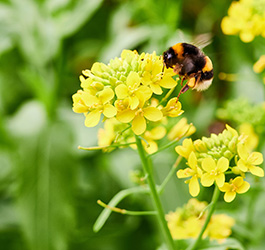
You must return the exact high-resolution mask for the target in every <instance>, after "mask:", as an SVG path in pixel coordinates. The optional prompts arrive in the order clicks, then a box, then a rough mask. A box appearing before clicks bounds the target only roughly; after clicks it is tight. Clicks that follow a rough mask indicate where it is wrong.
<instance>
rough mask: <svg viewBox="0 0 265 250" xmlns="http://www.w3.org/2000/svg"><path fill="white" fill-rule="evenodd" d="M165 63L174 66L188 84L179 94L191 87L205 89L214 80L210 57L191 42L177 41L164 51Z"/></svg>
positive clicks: (182, 80)
mask: <svg viewBox="0 0 265 250" xmlns="http://www.w3.org/2000/svg"><path fill="white" fill-rule="evenodd" d="M163 60H164V64H165V66H166V67H167V68H173V70H174V72H175V73H176V74H178V75H179V76H180V77H181V78H182V79H181V85H182V84H183V82H184V81H185V80H187V82H186V84H185V85H184V86H183V87H182V89H181V90H180V92H179V94H178V98H179V96H180V94H182V93H184V92H186V91H187V90H188V89H189V88H191V89H196V90H197V91H203V90H206V89H207V88H209V86H210V85H211V83H212V80H213V64H212V61H211V60H210V58H209V57H208V56H206V55H204V53H203V52H202V51H201V50H200V49H199V48H198V47H196V46H194V45H192V44H189V43H177V44H175V45H173V46H172V47H170V48H169V49H168V50H167V51H165V52H164V53H163Z"/></svg>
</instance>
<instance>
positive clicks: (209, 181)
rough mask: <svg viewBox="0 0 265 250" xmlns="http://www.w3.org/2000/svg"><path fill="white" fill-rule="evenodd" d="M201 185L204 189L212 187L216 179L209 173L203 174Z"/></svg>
mask: <svg viewBox="0 0 265 250" xmlns="http://www.w3.org/2000/svg"><path fill="white" fill-rule="evenodd" d="M201 183H202V185H203V186H204V187H210V186H212V185H213V183H214V177H213V176H212V175H210V174H208V173H206V174H203V175H202V178H201Z"/></svg>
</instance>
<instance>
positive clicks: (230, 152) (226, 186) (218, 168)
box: [176, 125, 264, 202]
mask: <svg viewBox="0 0 265 250" xmlns="http://www.w3.org/2000/svg"><path fill="white" fill-rule="evenodd" d="M245 140H246V137H245V136H244V135H240V136H239V134H238V133H237V131H236V130H234V129H233V128H231V127H230V126H228V125H226V129H225V130H224V131H223V132H222V133H220V134H218V135H215V134H212V135H211V137H210V138H206V137H203V138H202V139H201V140H200V139H198V140H196V141H194V142H193V141H192V140H191V139H185V140H184V141H183V145H182V146H177V147H176V151H177V153H178V154H179V155H181V156H183V157H185V158H186V159H187V164H188V166H189V167H187V168H185V169H181V170H179V171H178V172H177V176H178V178H187V177H191V178H190V179H188V180H187V181H186V183H188V184H189V192H190V194H191V195H192V196H197V195H198V194H199V192H200V185H199V179H200V182H201V184H202V186H204V187H210V186H212V185H213V184H214V183H215V184H216V185H217V186H218V188H219V189H220V191H222V192H225V195H224V200H225V201H226V202H231V201H233V200H234V199H235V197H236V194H237V193H238V194H242V193H245V192H247V191H248V189H249V187H250V184H249V183H248V182H246V181H245V180H244V178H245V173H246V172H250V173H251V174H253V175H255V176H259V177H263V176H264V171H263V169H262V168H260V167H259V166H258V165H260V164H261V163H262V162H263V155H262V154H261V153H259V152H252V153H250V152H249V148H248V147H247V144H245ZM230 165H232V166H230ZM229 174H230V175H231V176H232V177H231V178H230V180H228V182H226V181H227V178H226V176H225V175H229Z"/></svg>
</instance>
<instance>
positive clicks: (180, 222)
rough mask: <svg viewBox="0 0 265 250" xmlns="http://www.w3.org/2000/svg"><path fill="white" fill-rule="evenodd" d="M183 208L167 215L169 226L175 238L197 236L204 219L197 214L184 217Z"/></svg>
mask: <svg viewBox="0 0 265 250" xmlns="http://www.w3.org/2000/svg"><path fill="white" fill-rule="evenodd" d="M181 212H182V211H181V210H176V212H170V213H169V214H167V215H166V220H167V221H168V228H169V230H170V233H171V235H172V237H173V239H188V238H196V237H197V236H198V234H199V233H200V230H201V228H202V225H203V221H201V220H198V217H197V216H194V215H193V216H189V217H188V218H182V214H181Z"/></svg>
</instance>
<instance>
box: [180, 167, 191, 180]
mask: <svg viewBox="0 0 265 250" xmlns="http://www.w3.org/2000/svg"><path fill="white" fill-rule="evenodd" d="M190 176H191V169H190V168H185V169H180V170H178V172H177V177H178V178H187V177H190Z"/></svg>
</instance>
